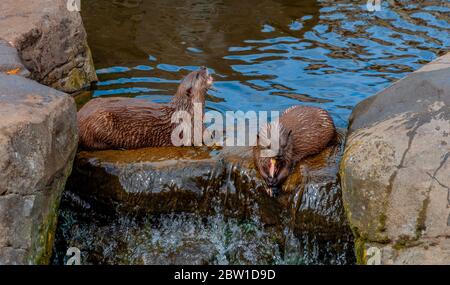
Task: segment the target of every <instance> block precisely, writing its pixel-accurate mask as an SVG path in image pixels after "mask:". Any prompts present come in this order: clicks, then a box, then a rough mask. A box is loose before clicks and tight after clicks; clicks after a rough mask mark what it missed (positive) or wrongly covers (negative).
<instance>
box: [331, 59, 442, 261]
mask: <svg viewBox="0 0 450 285" xmlns="http://www.w3.org/2000/svg"><path fill="white" fill-rule="evenodd" d="M449 78H450V54H447V55H445V56H443V57H441V58H438V59H437V60H436V61H434V62H432V63H430V64H428V65H426V66H424V67H423V68H422V69H420V70H418V71H416V72H414V73H412V74H411V75H409V76H407V77H406V78H404V79H402V80H400V81H398V82H396V83H395V84H393V85H392V86H390V87H389V88H387V89H386V90H384V91H382V92H381V93H379V94H377V95H376V96H373V97H370V98H368V99H366V100H364V101H363V102H361V103H360V104H358V105H357V106H356V108H355V109H354V111H353V113H352V117H351V120H350V126H349V133H348V137H347V143H346V147H345V153H344V156H343V159H342V163H341V165H340V174H341V179H342V187H343V188H342V191H343V199H344V206H345V209H346V212H347V216H348V219H349V222H350V225H351V228H352V231H353V233H354V235H355V238H356V242H355V243H356V250H357V258H358V262H359V263H362V264H366V263H371V264H373V263H378V262H381V263H383V264H448V262H449V261H450V198H449V197H450V80H449Z"/></svg>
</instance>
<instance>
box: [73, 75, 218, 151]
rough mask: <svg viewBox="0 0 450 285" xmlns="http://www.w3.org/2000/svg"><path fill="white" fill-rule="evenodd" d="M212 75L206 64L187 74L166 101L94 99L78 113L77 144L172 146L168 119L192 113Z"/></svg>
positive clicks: (94, 146)
mask: <svg viewBox="0 0 450 285" xmlns="http://www.w3.org/2000/svg"><path fill="white" fill-rule="evenodd" d="M212 83H213V78H212V76H211V75H210V74H209V73H208V69H207V68H206V67H201V68H200V70H197V71H194V72H191V73H189V74H188V75H187V76H186V77H185V78H184V79H183V80H182V81H181V84H180V85H179V87H178V90H177V92H176V94H175V96H174V97H173V99H172V100H171V102H169V103H167V104H158V103H152V102H149V101H147V100H143V99H135V98H96V99H93V100H91V101H89V102H88V103H87V104H86V105H85V106H83V108H81V110H80V111H79V112H78V115H77V120H78V129H79V137H80V146H81V147H82V148H86V149H91V150H105V149H137V148H143V147H161V146H172V140H171V134H172V131H173V130H174V128H175V127H176V124H174V123H172V122H171V118H172V115H173V114H174V113H175V112H176V111H186V112H188V113H189V114H190V115H191V116H193V113H194V110H193V109H194V103H200V104H202V111H203V112H204V104H205V95H206V92H207V90H208V89H209V88H210V87H211V86H212Z"/></svg>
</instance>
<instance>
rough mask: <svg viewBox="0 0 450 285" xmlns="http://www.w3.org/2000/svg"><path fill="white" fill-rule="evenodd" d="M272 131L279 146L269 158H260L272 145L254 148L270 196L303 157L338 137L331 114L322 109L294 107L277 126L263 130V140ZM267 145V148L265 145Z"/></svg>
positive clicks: (278, 189)
mask: <svg viewBox="0 0 450 285" xmlns="http://www.w3.org/2000/svg"><path fill="white" fill-rule="evenodd" d="M272 130H275V131H278V132H279V147H278V148H277V149H276V150H275V151H272V154H271V155H270V156H263V155H261V151H262V150H264V149H265V150H268V149H269V148H270V145H268V144H263V146H261V145H260V143H258V145H257V146H255V147H254V148H253V157H254V161H255V165H256V167H257V169H258V171H259V173H260V174H261V176H262V177H263V179H264V181H265V182H266V184H267V186H268V187H269V189H268V192H269V195H271V196H273V195H277V194H278V193H279V191H280V190H281V186H282V185H283V183H284V182H285V180H286V179H287V178H288V176H289V174H290V173H291V171H292V170H293V169H294V167H295V166H296V164H297V163H298V162H299V161H300V160H302V159H303V158H305V157H307V156H310V155H314V154H317V153H319V152H321V151H322V150H323V149H325V148H326V147H327V146H328V145H329V144H330V143H332V142H334V141H335V139H336V138H337V132H336V128H335V126H334V123H333V120H332V118H331V116H330V114H329V113H328V112H327V111H325V110H323V109H320V108H315V107H307V106H293V107H290V108H288V109H287V110H286V111H284V112H283V114H282V115H281V117H280V119H279V122H278V125H276V124H274V123H271V124H268V126H267V128H262V130H261V133H260V134H259V141H260V140H263V139H264V140H266V141H269V140H268V136H267V134H268V133H269V132H270V133H272ZM264 145H266V146H264Z"/></svg>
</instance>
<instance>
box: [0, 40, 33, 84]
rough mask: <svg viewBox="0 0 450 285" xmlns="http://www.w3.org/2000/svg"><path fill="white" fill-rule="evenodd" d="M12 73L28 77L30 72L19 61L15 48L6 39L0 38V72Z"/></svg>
mask: <svg viewBox="0 0 450 285" xmlns="http://www.w3.org/2000/svg"><path fill="white" fill-rule="evenodd" d="M1 72H3V73H14V74H16V75H21V76H23V77H29V76H30V72H29V71H28V69H27V68H26V67H25V66H24V65H23V64H22V62H21V61H20V58H19V55H18V53H17V50H16V49H15V48H13V47H12V46H11V45H10V44H9V43H8V42H7V41H5V40H2V39H0V73H1Z"/></svg>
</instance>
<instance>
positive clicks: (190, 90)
mask: <svg viewBox="0 0 450 285" xmlns="http://www.w3.org/2000/svg"><path fill="white" fill-rule="evenodd" d="M186 95H187V96H188V97H191V95H192V87H189V88H188V89H186Z"/></svg>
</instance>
